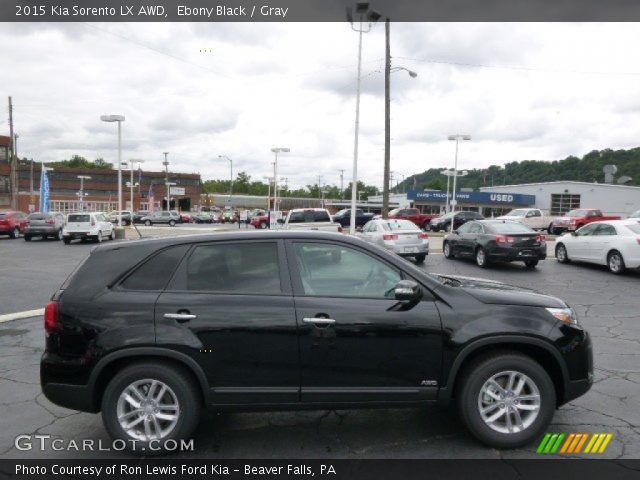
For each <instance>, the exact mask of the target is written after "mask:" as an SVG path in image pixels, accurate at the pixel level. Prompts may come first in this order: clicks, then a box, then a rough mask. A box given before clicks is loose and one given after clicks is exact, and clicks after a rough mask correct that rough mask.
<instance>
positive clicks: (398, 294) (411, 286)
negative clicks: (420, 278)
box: [393, 280, 422, 302]
mask: <svg viewBox="0 0 640 480" xmlns="http://www.w3.org/2000/svg"><path fill="white" fill-rule="evenodd" d="M393 293H394V296H395V299H396V300H398V301H401V302H416V301H418V300H420V298H422V289H421V288H420V285H418V284H417V283H416V282H414V281H413V280H400V281H399V282H398V283H397V284H396V286H395V288H394V289H393Z"/></svg>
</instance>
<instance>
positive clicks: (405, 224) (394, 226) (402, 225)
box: [382, 220, 420, 232]
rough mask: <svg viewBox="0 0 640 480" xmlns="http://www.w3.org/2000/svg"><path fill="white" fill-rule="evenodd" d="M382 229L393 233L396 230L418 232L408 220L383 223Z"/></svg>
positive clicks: (414, 225)
mask: <svg viewBox="0 0 640 480" xmlns="http://www.w3.org/2000/svg"><path fill="white" fill-rule="evenodd" d="M382 228H384V229H385V230H386V231H388V232H394V231H398V230H411V231H412V232H418V231H420V229H419V228H418V227H417V226H416V224H415V223H413V222H410V221H408V220H396V221H394V222H385V223H383V224H382Z"/></svg>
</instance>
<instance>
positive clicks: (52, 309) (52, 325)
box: [44, 301, 59, 333]
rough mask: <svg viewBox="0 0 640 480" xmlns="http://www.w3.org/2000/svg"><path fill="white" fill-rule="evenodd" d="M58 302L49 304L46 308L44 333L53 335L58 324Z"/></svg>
mask: <svg viewBox="0 0 640 480" xmlns="http://www.w3.org/2000/svg"><path fill="white" fill-rule="evenodd" d="M58 305H59V304H58V302H55V301H53V302H49V303H47V306H46V307H44V331H45V332H47V333H53V332H54V331H55V329H56V325H57V323H58Z"/></svg>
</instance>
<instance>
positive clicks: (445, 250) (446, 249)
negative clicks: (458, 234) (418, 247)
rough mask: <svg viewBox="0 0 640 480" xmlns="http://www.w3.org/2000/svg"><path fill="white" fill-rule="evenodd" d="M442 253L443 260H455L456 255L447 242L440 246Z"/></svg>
mask: <svg viewBox="0 0 640 480" xmlns="http://www.w3.org/2000/svg"><path fill="white" fill-rule="evenodd" d="M442 253H443V255H444V258H448V259H449V260H453V259H454V258H456V255H455V254H454V253H453V249H452V248H451V244H450V243H449V242H444V244H443V245H442Z"/></svg>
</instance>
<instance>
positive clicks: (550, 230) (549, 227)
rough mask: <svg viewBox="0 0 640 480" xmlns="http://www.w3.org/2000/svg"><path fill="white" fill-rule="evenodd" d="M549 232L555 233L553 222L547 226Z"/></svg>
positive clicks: (550, 233)
mask: <svg viewBox="0 0 640 480" xmlns="http://www.w3.org/2000/svg"><path fill="white" fill-rule="evenodd" d="M547 233H548V234H549V235H553V223H550V224H549V226H548V227H547Z"/></svg>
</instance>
